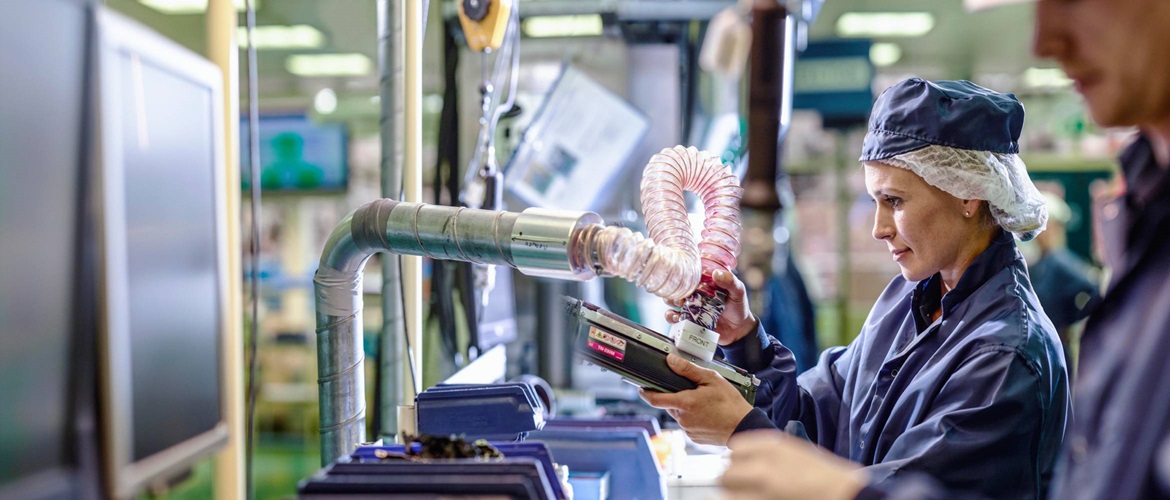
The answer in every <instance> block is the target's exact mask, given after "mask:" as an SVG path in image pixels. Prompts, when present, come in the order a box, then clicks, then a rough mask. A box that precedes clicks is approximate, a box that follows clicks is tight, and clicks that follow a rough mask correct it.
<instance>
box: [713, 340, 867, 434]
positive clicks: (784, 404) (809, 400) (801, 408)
mask: <svg viewBox="0 0 1170 500" xmlns="http://www.w3.org/2000/svg"><path fill="white" fill-rule="evenodd" d="M722 350H723V355H724V359H725V360H726V361H727V362H729V363H731V364H733V365H735V366H738V367H741V368H743V369H745V370H747V371H749V372H751V373H752V374H753V375H755V376H756V378H758V379H759V380H760V387H759V390H757V391H756V401H755V409H754V410H752V412H751V413H748V415H747V416H746V417H744V419H743V420H741V421H740V423H739V425H738V426H737V427H736V429H735V431H734V432H736V433H738V432H741V431H747V430H754V429H763V428H778V429H785V428H786V427H787V426H788V422H789V421H790V420H799V421H800V422H801V423H802V424H803V425H804V430H805V432H807V434H808V437H809V439H811V440H812V441H814V442H817V443H819V444H821V445H822V446H826V447H829V448H830V449H831V448H832V444H831V443H829V444H826V443H821V442H820V440H819V439H818V435H817V434H818V433H817V430H818V429H822V428H827V429H834V431H831V432H828V433H826V434H828V435H829V436H832V435H835V429H836V427H837V422H836V421H837V415H838V411H839V409H840V407H841V394H842V390H843V387H844V385H845V379H844V377H843V376H842V375H841V374H840V373H839V371H838V365H839V363H838V361H839V359H840V358H841V356H842V354H843V353H844V352H845V350H846V348H843V347H837V348H833V349H829V350H827V351H825V353H824V354H822V355H821V359H820V362H819V363H817V365H816V366H814V367H813V368H812V369H810V370H809V371H808V372H805V373H804V374H803V375H801V376H800V384H799V385H798V384H797V377H796V361H795V359H794V358H793V356H792V352H791V351H789V350H788V348H786V347H784V346H783V345H781V344H780V342H778V341H777V340H776V339H774V338H772V337H771V336H769V335H768V334H767V333H766V332H764V330H763V328H762V327H757V328H756V331H755V332H754V333H752V334H749V335H748V336H746V337H744V338H742V339H740V340H738V341H736V342H734V343H732V344H730V345H728V346H725V347H723V348H722Z"/></svg>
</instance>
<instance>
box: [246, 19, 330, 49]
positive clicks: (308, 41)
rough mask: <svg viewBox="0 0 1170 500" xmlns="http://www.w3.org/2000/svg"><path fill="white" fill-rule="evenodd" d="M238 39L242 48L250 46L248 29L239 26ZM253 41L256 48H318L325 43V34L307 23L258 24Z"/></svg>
mask: <svg viewBox="0 0 1170 500" xmlns="http://www.w3.org/2000/svg"><path fill="white" fill-rule="evenodd" d="M238 30H239V31H237V33H236V39H237V40H239V42H240V48H246V47H247V46H248V29H247V28H244V27H240V28H238ZM252 41H253V42H255V44H256V50H265V49H316V48H320V47H321V46H323V45H325V35H323V34H322V33H321V32H320V31H317V28H314V27H312V26H309V25H307V24H298V25H296V26H257V27H256V29H254V30H252Z"/></svg>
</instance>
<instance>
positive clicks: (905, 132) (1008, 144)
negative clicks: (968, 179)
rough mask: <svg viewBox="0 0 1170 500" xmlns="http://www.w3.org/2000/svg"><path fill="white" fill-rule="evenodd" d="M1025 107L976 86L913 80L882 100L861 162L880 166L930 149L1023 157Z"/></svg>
mask: <svg viewBox="0 0 1170 500" xmlns="http://www.w3.org/2000/svg"><path fill="white" fill-rule="evenodd" d="M1023 126H1024V105H1023V104H1020V101H1019V100H1017V99H1016V96H1014V95H1012V94H1002V93H999V92H996V91H994V90H990V89H986V88H983V87H980V86H978V85H975V84H974V83H971V82H968V81H964V80H959V81H937V82H929V81H926V80H923V79H921V78H910V79H907V80H903V81H901V82H898V83H897V84H894V85H893V86H891V87H890V88H888V89H886V90H885V92H882V94H881V95H880V96H878V99H877V102H876V103H875V104H874V107H873V112H872V113H870V116H869V132H868V133H867V134H866V135H865V140H864V141H863V142H862V145H861V158H860V159H859V161H877V160H885V159H887V158H892V157H894V156H897V155H900V154H904V153H908V152H911V151H915V150H918V149H922V148H924V147H927V146H930V145H939V146H948V147H952V148H957V149H969V150H975V151H989V152H992V153H1001V154H1019V152H1020V144H1019V139H1020V129H1021V128H1023Z"/></svg>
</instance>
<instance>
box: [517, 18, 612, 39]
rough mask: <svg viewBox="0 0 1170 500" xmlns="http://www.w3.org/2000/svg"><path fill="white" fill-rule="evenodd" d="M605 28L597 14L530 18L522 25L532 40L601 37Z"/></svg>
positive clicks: (522, 28)
mask: <svg viewBox="0 0 1170 500" xmlns="http://www.w3.org/2000/svg"><path fill="white" fill-rule="evenodd" d="M603 27H604V25H603V24H602V22H601V16H599V15H597V14H587V15H580V16H539V17H530V18H528V19H525V20H524V22H523V23H522V24H521V30H522V31H523V32H524V34H525V35H526V36H529V37H532V38H552V37H570V36H600V35H601V33H602V28H603Z"/></svg>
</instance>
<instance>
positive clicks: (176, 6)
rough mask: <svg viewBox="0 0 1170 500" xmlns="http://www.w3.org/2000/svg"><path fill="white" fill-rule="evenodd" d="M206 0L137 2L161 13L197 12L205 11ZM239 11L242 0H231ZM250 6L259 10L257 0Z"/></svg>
mask: <svg viewBox="0 0 1170 500" xmlns="http://www.w3.org/2000/svg"><path fill="white" fill-rule="evenodd" d="M207 1H208V0H138V3H140V4H142V5H145V6H147V7H150V8H152V9H154V10H157V11H159V12H162V13H163V14H199V13H201V12H207ZM232 3H233V4H234V5H235V6H236V10H237V11H239V12H243V11H244V0H232ZM252 8H253V9H254V10H260V2H259V0H252Z"/></svg>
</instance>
